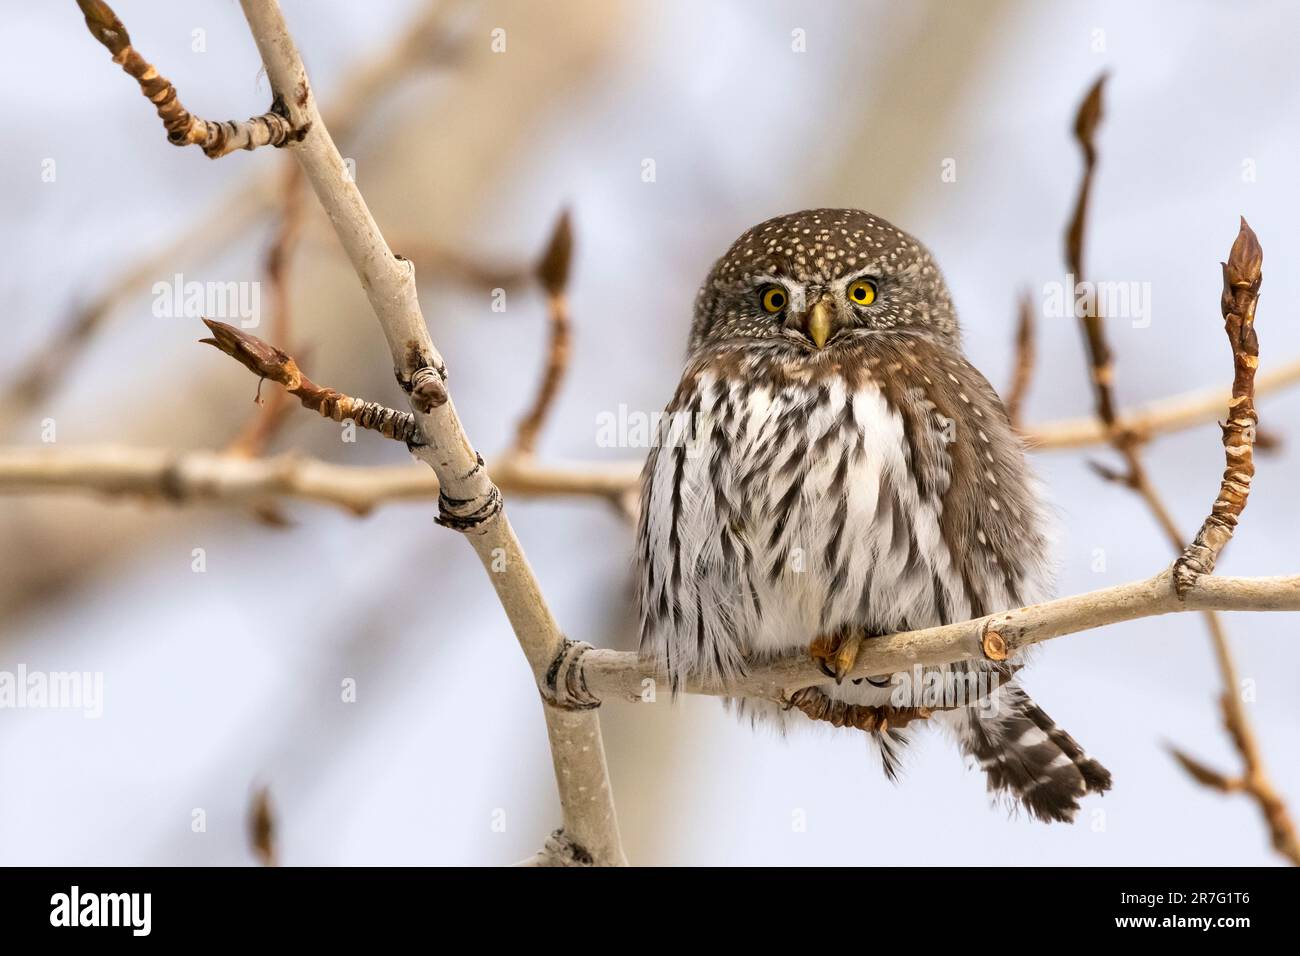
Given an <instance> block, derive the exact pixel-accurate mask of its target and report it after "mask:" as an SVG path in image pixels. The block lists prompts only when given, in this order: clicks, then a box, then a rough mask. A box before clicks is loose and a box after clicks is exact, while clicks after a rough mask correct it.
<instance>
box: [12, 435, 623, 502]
mask: <svg viewBox="0 0 1300 956" xmlns="http://www.w3.org/2000/svg"><path fill="white" fill-rule="evenodd" d="M487 469H488V474H489V476H490V477H491V478H492V480H493V481H494V482H495V483H496V485H497V487H498V488H499V489H500V490H501V491H503V492H506V493H509V494H511V495H516V496H519V497H527V498H537V497H566V496H575V497H595V498H606V499H609V500H615V499H617V497H618V496H619V495H620V494H622V493H624V492H625V491H626V490H627V488H628V485H629V483H634V482H635V481H636V471H637V469H635V468H633V467H632V466H630V465H622V464H613V465H609V466H604V467H599V466H593V465H591V464H589V463H583V464H580V465H577V464H576V465H566V464H546V463H543V462H539V461H537V460H536V459H533V458H503V459H501V460H499V461H495V462H489V463H488V466H487ZM438 487H439V486H438V477H437V475H435V474H434V473H433V472H431V471H430V470H429V469H427V468H420V467H415V466H414V465H410V464H403V465H337V464H332V463H330V462H326V461H321V460H320V459H318V458H312V457H309V456H306V455H298V454H285V455H277V456H273V457H269V458H248V457H246V456H243V455H239V454H234V453H230V452H212V451H173V450H169V449H163V448H140V447H135V446H126V445H91V446H85V445H83V446H73V447H69V448H63V447H60V446H57V445H44V446H38V447H17V448H12V447H11V448H4V447H0V495H24V494H54V493H63V494H102V495H109V496H129V497H135V498H142V499H146V500H150V499H153V500H159V501H166V502H170V503H173V504H191V503H200V502H212V503H221V504H227V505H249V504H259V503H262V502H265V501H266V500H268V499H272V498H291V499H300V500H303V501H313V502H316V503H319V504H327V505H336V506H338V507H341V508H344V509H346V510H348V511H351V512H353V513H354V514H359V515H363V514H367V513H369V512H370V511H372V510H373V509H374V508H376V507H378V506H379V505H382V504H388V503H392V502H401V501H436V500H437V498H438Z"/></svg>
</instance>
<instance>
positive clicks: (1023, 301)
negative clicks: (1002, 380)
mask: <svg viewBox="0 0 1300 956" xmlns="http://www.w3.org/2000/svg"><path fill="white" fill-rule="evenodd" d="M1016 312H1017V316H1016V357H1015V364H1014V366H1013V367H1012V370H1011V386H1010V387H1009V388H1008V389H1007V417H1008V418H1009V419H1011V425H1012V427H1013V428H1016V429H1017V430H1019V429H1020V426H1021V424H1022V422H1021V416H1022V414H1023V413H1024V406H1025V398H1026V397H1027V396H1028V395H1029V385H1030V383H1031V382H1032V381H1033V378H1034V361H1035V359H1036V357H1037V356H1036V352H1035V335H1034V300H1033V298H1032V297H1031V296H1030V295H1029V292H1028V291H1025V292H1022V293H1021V294H1020V301H1019V303H1018V305H1017V308H1016Z"/></svg>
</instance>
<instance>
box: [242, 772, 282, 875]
mask: <svg viewBox="0 0 1300 956" xmlns="http://www.w3.org/2000/svg"><path fill="white" fill-rule="evenodd" d="M248 842H249V844H250V845H251V846H252V848H253V854H254V855H255V856H256V857H257V860H258V862H259V863H261V864H262V865H263V866H278V865H279V856H278V855H277V854H276V851H275V812H274V811H273V810H272V808H271V788H270V787H258V789H257V792H256V793H254V794H253V800H252V804H251V805H250V806H249V808H248Z"/></svg>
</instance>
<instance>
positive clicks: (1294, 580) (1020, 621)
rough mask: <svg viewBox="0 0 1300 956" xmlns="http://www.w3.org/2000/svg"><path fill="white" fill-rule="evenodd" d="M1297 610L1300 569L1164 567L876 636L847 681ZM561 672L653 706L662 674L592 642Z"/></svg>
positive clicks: (799, 681) (784, 685)
mask: <svg viewBox="0 0 1300 956" xmlns="http://www.w3.org/2000/svg"><path fill="white" fill-rule="evenodd" d="M1205 610H1220V611H1300V575H1294V576H1290V577H1273V578H1230V577H1216V576H1212V575H1207V576H1205V577H1202V578H1200V579H1198V580H1197V581H1196V582H1195V583H1194V584H1193V585H1192V586H1191V588H1189V589H1188V591H1187V593H1186V594H1184V595H1183V596H1181V597H1180V596H1179V595H1178V593H1177V592H1176V591H1175V590H1174V588H1173V584H1172V577H1171V573H1170V571H1168V570H1166V571H1162V572H1161V573H1160V574H1157V575H1156V576H1155V577H1151V578H1147V579H1146V580H1143V581H1133V582H1130V583H1128V584H1121V585H1117V586H1115V587H1109V588H1104V589H1102V590H1099V591H1091V592H1089V593H1087V594H1079V595H1074V596H1071V597H1065V598H1058V599H1057V600H1055V601H1047V602H1045V603H1043V604H1035V605H1031V606H1029V607H1023V608H1019V609H1017V610H1014V611H1005V612H1002V613H999V614H990V615H986V616H985V617H979V618H975V619H973V620H969V621H962V622H960V623H957V624H944V625H941V626H939V627H929V628H925V629H923V630H919V631H905V632H901V633H898V634H890V635H888V636H885V637H873V638H872V639H871V640H870V641H866V642H865V643H864V644H863V645H862V649H861V650H860V651H859V654H858V659H857V663H856V664H855V665H854V667H853V670H852V671H851V672H850V674H849V675H848V678H849V679H856V678H859V677H876V676H880V675H887V674H895V673H899V672H901V671H908V670H910V669H911V668H913V667H916V666H936V665H939V664H951V663H953V662H955V661H966V660H986V659H988V655H987V653H986V651H985V637H986V636H987V635H988V634H989V633H990V632H991V631H995V632H996V633H997V634H998V635H999V636H1000V637H1001V639H1002V641H1003V642H1004V646H1005V648H1006V653H1007V654H1008V655H1014V654H1015V653H1016V652H1017V651H1019V650H1021V649H1023V648H1025V647H1028V646H1029V645H1031V644H1038V643H1041V642H1042V641H1048V640H1052V639H1054V638H1058V637H1063V636H1065V635H1067V634H1077V633H1080V632H1082V631H1087V630H1091V629H1093V628H1098V627H1104V626H1106V625H1108V624H1118V623H1120V622H1122V621H1133V620H1137V619H1138V618H1143V617H1155V616H1158V615H1162V614H1175V613H1179V612H1183V611H1205ZM571 667H572V668H573V672H572V673H570V672H569V671H568V670H567V669H563V668H562V669H560V670H559V671H558V672H557V674H556V676H555V678H554V681H555V682H558V683H562V684H566V685H567V686H570V687H575V688H580V689H581V691H582V692H584V693H586V694H588V695H590V697H591V698H592V699H595V700H602V701H608V700H624V701H630V702H645V703H650V702H653V701H654V700H656V699H657V697H658V689H659V688H666V687H667V686H668V680H667V677H666V676H665V675H662V674H658V673H656V672H655V670H654V668H653V667H652V666H651V665H649V664H647V663H645V662H643V661H641V660H640V659H638V657H637V655H635V654H633V653H630V652H624V651H612V650H599V649H589V650H587V651H586V652H585V653H583V654H581V655H579V656H577V657H576V659H575V660H574V661H573V663H572V664H571ZM825 682H826V675H825V674H824V673H823V672H822V670H821V669H820V668H819V667H818V666H817V664H816V663H815V662H814V661H813V660H811V658H810V657H809V656H808V655H807V654H798V655H793V656H789V657H782V658H778V659H777V660H774V661H771V662H767V663H756V664H752V665H751V666H750V668H749V670H748V672H747V673H746V675H745V676H744V677H742V678H740V679H738V680H736V681H733V682H731V683H730V684H709V683H701V682H693V683H688V684H687V686H686V687H685V688H684V689H685V691H686V692H687V693H690V694H708V695H713V696H721V697H758V698H763V699H767V700H780V699H782V696H783V695H787V694H789V693H790V692H792V691H797V690H799V689H800V688H804V687H810V686H812V685H814V684H824V683H825Z"/></svg>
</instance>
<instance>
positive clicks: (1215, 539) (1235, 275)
mask: <svg viewBox="0 0 1300 956" xmlns="http://www.w3.org/2000/svg"><path fill="white" fill-rule="evenodd" d="M1263 261H1264V251H1263V249H1261V248H1260V245H1259V239H1258V238H1256V236H1255V232H1254V230H1253V229H1251V228H1250V226H1248V225H1247V224H1246V220H1245V219H1244V218H1243V219H1242V220H1241V230H1240V232H1239V233H1238V235H1237V240H1236V241H1235V242H1234V243H1233V244H1232V251H1231V252H1230V253H1229V255H1228V261H1227V262H1225V263H1223V298H1222V300H1221V310H1222V312H1223V325H1224V330H1225V331H1226V332H1227V333H1228V342H1229V344H1230V345H1231V346H1232V366H1233V378H1232V401H1231V402H1229V403H1228V408H1229V411H1230V414H1229V416H1228V420H1227V422H1225V423H1224V424H1223V426H1222V428H1223V449H1224V452H1225V454H1226V456H1227V464H1226V466H1225V467H1224V471H1223V481H1222V483H1221V484H1220V486H1219V496H1218V498H1216V499H1215V501H1214V506H1213V507H1212V508H1211V509H1210V515H1209V517H1207V518H1206V519H1205V523H1204V524H1202V525H1201V530H1200V531H1198V532H1197V533H1196V538H1195V539H1194V540H1193V541H1192V543H1191V544H1189V545H1188V546H1187V547H1186V548H1185V549H1184V550H1183V553H1182V554H1181V555H1180V556H1179V558H1178V561H1177V562H1175V564H1174V583H1175V584H1176V585H1177V587H1178V589H1179V591H1180V592H1181V591H1183V590H1185V589H1186V588H1187V587H1189V586H1190V585H1191V583H1192V581H1194V580H1195V579H1196V576H1197V575H1200V574H1210V573H1212V572H1213V571H1214V564H1215V562H1216V561H1217V560H1218V558H1219V555H1220V554H1221V553H1222V552H1223V549H1224V546H1225V545H1227V543H1228V541H1229V539H1231V538H1232V532H1233V531H1234V530H1235V529H1236V527H1237V521H1238V519H1239V518H1240V517H1241V513H1242V511H1243V510H1244V509H1245V507H1246V499H1247V497H1249V495H1250V483H1251V479H1252V478H1254V476H1255V458H1254V455H1253V453H1252V446H1253V445H1254V442H1255V425H1256V423H1257V422H1258V421H1259V415H1257V414H1256V412H1255V369H1257V368H1258V367H1259V338H1258V337H1257V336H1256V335H1255V306H1256V304H1257V303H1258V301H1259V286H1260V282H1261V281H1262V280H1263V272H1262V270H1261V266H1262V264H1263Z"/></svg>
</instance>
